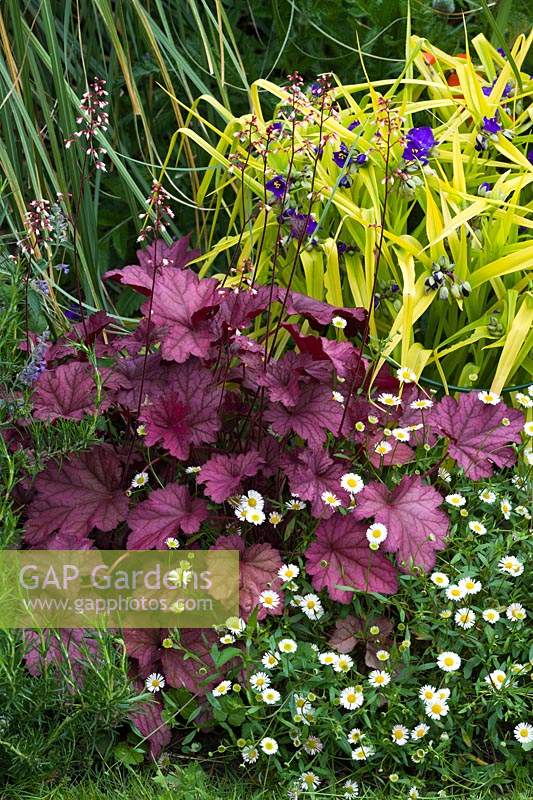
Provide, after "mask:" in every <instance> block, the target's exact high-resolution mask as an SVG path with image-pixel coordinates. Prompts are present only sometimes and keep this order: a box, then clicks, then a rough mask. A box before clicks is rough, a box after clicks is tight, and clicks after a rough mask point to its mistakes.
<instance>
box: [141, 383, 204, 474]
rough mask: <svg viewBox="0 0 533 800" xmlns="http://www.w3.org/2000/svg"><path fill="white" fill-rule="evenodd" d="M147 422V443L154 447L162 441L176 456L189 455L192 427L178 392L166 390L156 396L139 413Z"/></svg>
mask: <svg viewBox="0 0 533 800" xmlns="http://www.w3.org/2000/svg"><path fill="white" fill-rule="evenodd" d="M139 420H140V421H141V422H144V423H146V437H145V440H144V441H145V443H146V445H147V446H148V447H152V446H153V445H154V444H157V442H159V441H160V442H162V444H163V447H164V448H165V449H166V450H168V451H169V453H170V454H171V455H173V456H175V457H176V458H179V459H181V460H185V459H186V458H188V457H189V450H190V445H191V429H190V428H189V425H188V423H187V408H186V407H185V406H184V405H183V403H180V401H179V397H178V395H177V393H176V392H172V391H170V392H165V393H163V394H160V395H159V396H158V397H156V398H155V400H154V401H153V403H151V404H150V405H149V406H146V407H145V408H144V409H143V410H142V411H141V413H140V415H139Z"/></svg>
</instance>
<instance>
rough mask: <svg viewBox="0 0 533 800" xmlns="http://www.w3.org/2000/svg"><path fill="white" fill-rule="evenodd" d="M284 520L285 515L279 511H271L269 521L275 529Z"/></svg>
mask: <svg viewBox="0 0 533 800" xmlns="http://www.w3.org/2000/svg"><path fill="white" fill-rule="evenodd" d="M282 520H283V515H282V514H280V513H279V511H271V512H270V514H269V515H268V521H269V522H270V524H271V525H272V527H273V528H277V526H278V525H279V523H280V522H281V521H282Z"/></svg>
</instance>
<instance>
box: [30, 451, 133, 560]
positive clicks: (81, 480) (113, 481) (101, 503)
mask: <svg viewBox="0 0 533 800" xmlns="http://www.w3.org/2000/svg"><path fill="white" fill-rule="evenodd" d="M121 477H122V465H121V462H120V460H119V458H118V456H117V455H116V454H115V452H114V451H113V449H112V447H110V446H109V445H106V444H103V445H97V446H96V447H93V448H92V449H91V450H87V451H85V452H83V453H78V454H76V455H74V456H72V457H71V458H69V459H65V461H63V463H62V464H61V465H59V464H56V463H55V462H54V461H50V462H49V463H48V464H47V466H46V467H45V469H44V470H43V471H42V472H41V473H40V475H38V476H37V479H36V481H35V487H36V490H37V496H36V498H35V499H34V500H33V501H32V503H31V505H30V507H29V511H28V521H27V522H26V534H25V541H26V542H27V543H28V544H30V545H33V546H37V545H44V546H46V541H47V539H48V537H50V536H51V535H52V534H54V533H56V532H57V533H60V534H63V535H66V536H74V537H79V538H81V539H83V538H85V537H86V535H87V534H88V533H90V532H91V530H92V529H93V528H98V530H100V531H110V530H113V528H115V527H116V526H117V525H118V523H119V522H122V520H124V519H126V516H127V513H128V499H127V497H126V493H125V492H124V490H123V489H122V487H121Z"/></svg>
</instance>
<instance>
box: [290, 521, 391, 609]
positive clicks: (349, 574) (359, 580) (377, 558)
mask: <svg viewBox="0 0 533 800" xmlns="http://www.w3.org/2000/svg"><path fill="white" fill-rule="evenodd" d="M305 559H306V569H307V572H308V573H309V575H312V577H313V586H314V587H315V589H316V590H317V591H320V590H321V589H324V588H327V590H328V593H329V596H330V597H331V598H332V600H336V601H337V602H339V603H350V602H351V600H352V597H353V593H352V592H350V591H347V590H346V589H339V588H337V587H338V586H350V587H353V588H354V589H360V590H362V591H365V592H379V593H380V594H394V592H396V591H397V588H398V582H397V578H396V570H395V568H394V566H393V565H392V564H391V563H390V561H389V560H388V559H387V558H386V557H385V556H384V555H383V554H382V553H380V552H375V551H373V550H371V549H370V548H369V546H368V541H367V539H366V527H365V526H364V525H362V524H361V523H360V522H356V521H355V520H354V518H353V514H350V515H348V516H345V517H341V516H340V515H336V516H335V517H332V518H331V519H328V520H325V521H324V522H321V523H320V525H319V526H318V528H317V530H316V539H315V541H314V542H313V543H312V544H311V545H309V547H308V548H307V551H306V554H305Z"/></svg>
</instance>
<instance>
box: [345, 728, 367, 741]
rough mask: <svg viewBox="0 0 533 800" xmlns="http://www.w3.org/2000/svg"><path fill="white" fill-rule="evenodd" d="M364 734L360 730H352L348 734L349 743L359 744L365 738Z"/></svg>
mask: <svg viewBox="0 0 533 800" xmlns="http://www.w3.org/2000/svg"><path fill="white" fill-rule="evenodd" d="M364 735H365V734H364V733H363V732H362V730H361V729H360V728H352V729H351V731H350V732H349V734H348V741H349V742H350V744H359V742H360V741H361V739H363V738H364Z"/></svg>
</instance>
